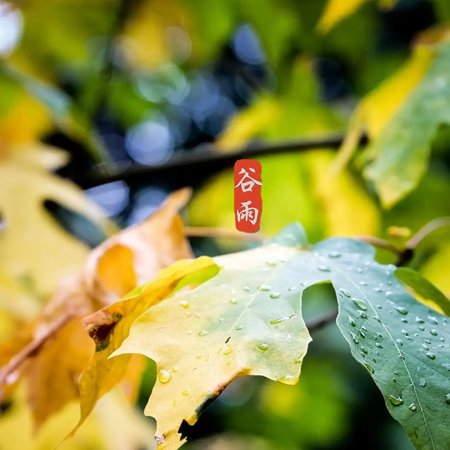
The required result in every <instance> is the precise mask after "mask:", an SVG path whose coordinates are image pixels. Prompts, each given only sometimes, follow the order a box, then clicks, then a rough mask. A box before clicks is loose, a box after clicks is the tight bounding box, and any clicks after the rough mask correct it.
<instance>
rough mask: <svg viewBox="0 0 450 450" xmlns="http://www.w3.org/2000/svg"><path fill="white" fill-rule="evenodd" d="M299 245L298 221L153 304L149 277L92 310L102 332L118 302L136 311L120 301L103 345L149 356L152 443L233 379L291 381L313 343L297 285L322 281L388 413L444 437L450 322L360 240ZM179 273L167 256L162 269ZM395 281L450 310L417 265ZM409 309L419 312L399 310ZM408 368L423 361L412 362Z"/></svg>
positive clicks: (432, 443)
mask: <svg viewBox="0 0 450 450" xmlns="http://www.w3.org/2000/svg"><path fill="white" fill-rule="evenodd" d="M306 246H307V241H306V238H305V234H304V232H303V230H302V229H301V228H299V227H296V226H291V227H289V228H288V229H287V230H285V231H284V232H283V233H281V234H280V235H279V236H278V237H277V238H276V239H275V240H274V241H273V242H272V243H269V244H266V245H265V246H263V247H261V248H259V249H255V250H250V251H247V252H241V253H236V254H231V255H227V256H224V257H219V258H216V259H215V262H216V263H217V264H218V265H219V266H220V267H221V269H220V272H219V273H218V274H217V275H216V276H215V277H213V278H211V279H209V280H207V281H205V282H204V283H203V284H201V285H200V286H199V287H197V288H196V289H194V290H192V291H189V292H184V291H181V292H180V293H178V294H176V295H171V296H170V297H168V298H167V299H166V300H164V301H161V302H159V303H156V304H155V303H152V302H153V300H152V299H153V298H154V296H155V295H157V293H158V286H159V285H158V283H157V281H158V280H157V281H155V282H154V283H153V284H152V283H150V284H148V285H146V286H145V287H144V288H143V291H139V290H137V291H136V293H135V295H134V296H132V297H130V298H129V300H124V301H123V302H119V303H118V304H115V305H111V306H110V307H109V308H108V313H109V314H107V315H102V314H100V313H97V314H96V317H95V321H94V323H95V324H100V330H101V326H102V325H101V324H102V319H104V318H105V317H106V318H107V321H106V325H107V326H108V324H111V322H112V320H111V319H114V317H112V316H111V315H112V314H114V313H116V314H117V312H118V311H120V308H121V307H123V305H124V304H125V303H126V302H127V301H128V302H129V303H128V306H129V308H130V309H131V311H133V312H131V311H130V309H129V310H127V313H128V314H127V316H126V317H129V318H130V321H131V320H134V319H135V318H136V317H137V316H139V317H138V318H136V319H135V320H134V323H133V324H132V326H131V328H130V329H129V335H128V327H129V325H130V324H127V330H126V331H127V332H126V333H114V336H113V337H112V336H111V339H112V340H113V341H114V343H113V344H112V345H111V344H110V342H111V341H108V340H107V341H106V346H107V348H108V347H109V348H110V349H111V350H112V349H113V348H117V347H118V348H117V350H115V351H114V352H113V353H110V352H109V351H108V354H109V357H110V358H111V359H112V360H114V359H115V358H119V359H120V360H121V363H125V362H126V361H125V359H123V358H124V357H129V355H132V354H143V355H145V356H147V357H149V358H151V359H153V360H154V361H155V362H156V365H157V381H156V384H155V386H154V388H153V391H152V394H151V397H150V399H149V402H148V404H147V406H146V408H145V414H146V415H151V416H153V417H155V418H156V421H157V433H156V439H157V442H158V448H159V449H166V450H176V449H178V448H179V447H180V446H181V445H182V444H183V443H184V441H185V440H184V439H182V438H181V435H180V434H179V428H180V426H181V424H182V422H183V421H186V422H187V423H188V424H190V425H193V424H194V423H195V422H196V421H197V419H198V416H199V414H200V413H201V412H202V410H203V409H204V408H205V407H206V406H208V405H209V403H210V402H211V401H212V400H214V399H215V398H216V397H217V396H218V395H220V393H221V392H222V391H223V390H224V389H225V388H226V387H227V386H228V385H229V384H230V383H231V382H232V381H233V380H234V379H235V378H236V377H238V376H244V375H263V376H265V377H267V378H270V379H272V380H278V381H280V382H282V383H285V384H294V383H296V382H297V380H298V377H299V375H300V369H301V363H302V361H303V358H304V356H305V354H306V351H307V348H308V343H309V341H310V336H309V333H308V330H307V329H306V326H305V323H304V322H303V319H302V311H301V308H302V295H303V291H304V290H305V289H306V288H307V287H308V286H311V285H314V284H317V283H324V282H331V283H332V285H333V287H334V289H335V291H336V294H337V300H338V304H339V314H338V317H337V324H338V327H339V329H340V331H341V332H342V334H343V336H344V337H345V339H346V340H347V341H348V343H349V345H350V348H351V351H352V355H353V356H354V358H355V359H356V360H357V361H358V362H359V363H361V364H362V365H363V366H364V367H365V368H366V369H367V371H368V373H369V374H370V376H372V378H373V379H374V381H375V383H376V384H377V386H378V387H379V388H380V390H381V392H382V393H383V396H384V398H385V400H386V404H387V406H388V409H389V411H390V413H391V414H392V415H393V417H394V418H396V419H397V420H398V421H399V422H400V423H401V424H402V425H403V426H404V427H405V430H406V431H407V433H408V435H409V437H410V438H411V440H412V442H413V443H414V444H415V445H416V446H419V447H420V448H430V449H436V450H437V449H441V448H442V449H443V448H444V447H443V446H442V445H441V444H439V442H447V441H448V438H449V431H448V427H447V428H446V427H445V426H442V421H441V420H439V417H442V415H444V414H448V410H447V408H448V405H447V400H446V395H447V393H448V392H449V389H450V378H449V376H448V367H447V366H448V364H445V363H444V364H442V361H444V362H445V360H446V358H447V357H448V351H447V350H446V348H447V349H448V347H446V346H445V345H444V344H442V342H447V340H448V336H449V331H448V330H449V322H448V319H447V318H446V317H445V316H442V315H441V314H439V313H438V312H435V311H432V310H430V309H429V308H428V306H426V305H424V304H422V303H420V302H418V301H416V299H415V298H414V297H412V296H411V295H410V294H408V292H407V291H406V290H405V289H404V288H403V287H402V286H401V285H400V284H399V282H398V280H397V279H396V277H395V276H394V273H395V270H396V267H395V266H392V265H382V264H379V263H377V262H376V261H375V260H374V259H373V256H374V249H373V248H372V247H370V246H369V245H367V244H365V243H363V242H360V241H357V240H352V239H348V238H330V239H327V240H325V241H322V242H319V243H318V244H315V245H314V246H313V247H312V248H311V249H309V248H306ZM192 264H194V263H192ZM176 270H177V267H176V265H175V267H174V268H172V269H170V271H169V272H168V273H172V274H173V273H174V272H175V271H176ZM163 277H164V275H163ZM299 277H300V279H299ZM399 278H400V279H401V280H402V281H404V282H405V283H407V284H409V285H411V287H413V288H414V289H415V290H416V291H417V292H418V293H419V294H420V295H423V296H425V297H427V298H428V299H431V300H434V302H435V303H436V304H439V305H441V306H442V307H443V309H446V310H449V304H450V303H449V301H448V299H446V298H445V297H444V296H443V295H442V294H441V293H440V292H439V291H438V290H437V289H436V288H434V287H432V286H431V285H430V283H428V282H425V281H424V280H423V279H422V278H421V277H420V276H419V275H418V274H415V273H414V272H412V271H410V270H406V271H405V270H403V271H400V273H399ZM374 285H375V288H374V287H373V286H374ZM378 286H382V287H378ZM385 286H386V287H385ZM149 297H150V300H149ZM141 302H142V304H140V303H141ZM133 308H134V310H133ZM143 310H145V312H144V313H143V314H141V312H142V311H143ZM408 314H411V315H412V316H413V317H416V319H415V320H412V321H411V320H408V319H406V318H405V316H407V315H408ZM132 316H133V317H132ZM408 317H409V316H408ZM88 322H89V323H92V318H90V319H88ZM118 323H120V321H119V322H118ZM94 330H95V328H94ZM106 331H108V328H107V329H106ZM114 331H116V329H114ZM103 335H104V334H103ZM126 335H128V337H126ZM412 335H414V336H416V339H414V338H412V337H411V336H412ZM123 338H125V340H124V341H123V343H122V344H120V341H121V339H123ZM422 342H424V344H423V345H422ZM118 345H120V346H118ZM108 361H109V360H108ZM417 365H418V367H419V369H420V370H415V371H413V368H415V367H417ZM102 382H103V380H97V383H102ZM424 387H427V389H424ZM402 405H403V407H402Z"/></svg>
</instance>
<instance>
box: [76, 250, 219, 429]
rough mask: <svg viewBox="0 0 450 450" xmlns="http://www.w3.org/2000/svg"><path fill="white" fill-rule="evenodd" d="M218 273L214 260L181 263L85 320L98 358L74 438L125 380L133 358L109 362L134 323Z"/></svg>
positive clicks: (88, 376)
mask: <svg viewBox="0 0 450 450" xmlns="http://www.w3.org/2000/svg"><path fill="white" fill-rule="evenodd" d="M215 273H217V269H216V266H215V264H214V263H213V261H212V260H211V259H209V258H207V257H201V258H199V259H197V260H195V261H194V262H191V263H190V262H188V261H187V260H185V261H180V262H179V263H177V264H175V265H174V266H173V267H172V268H170V270H168V271H165V272H162V273H161V274H160V276H159V277H158V278H157V279H156V280H155V281H152V282H149V283H148V284H146V285H144V286H143V287H140V288H137V289H136V290H135V291H133V292H131V293H130V294H129V295H128V296H127V297H125V299H124V300H122V301H119V302H116V303H113V304H112V305H110V306H107V307H105V308H103V309H102V310H100V311H98V312H96V313H94V314H93V315H91V316H89V317H86V318H85V319H83V325H84V326H85V328H86V330H87V331H88V332H89V335H90V336H91V337H92V338H93V339H94V341H95V343H96V351H95V354H94V356H93V357H92V358H91V360H90V361H89V363H88V364H87V366H86V368H85V370H84V372H83V375H82V377H81V381H80V397H81V399H80V401H81V418H80V421H79V422H78V424H77V426H76V427H75V429H74V430H73V431H72V433H71V435H73V434H74V433H75V431H76V430H77V429H78V428H79V427H80V426H81V424H82V423H83V422H84V421H85V419H86V417H88V416H89V414H90V413H91V411H92V409H93V408H94V406H95V404H96V402H97V399H98V398H99V397H101V396H102V395H104V394H105V393H107V392H108V391H110V390H111V389H112V388H113V387H114V386H115V385H116V384H117V383H118V382H119V381H120V380H121V379H122V377H123V374H124V373H125V370H126V368H127V364H128V361H129V359H130V355H122V356H120V357H118V358H113V359H109V357H110V355H111V354H112V353H113V352H114V351H115V350H117V349H118V348H119V346H120V345H121V344H122V342H123V341H124V339H126V338H127V336H128V333H129V330H130V327H131V325H132V324H133V322H134V321H135V320H136V318H137V317H139V316H140V315H141V314H142V313H143V312H144V311H145V310H147V309H148V308H149V307H150V306H152V305H155V304H156V303H158V302H160V301H161V300H163V299H165V298H166V297H167V296H169V295H170V294H171V293H172V292H173V291H174V290H175V289H176V288H177V287H179V285H180V283H183V285H185V284H186V283H191V282H197V281H198V279H199V277H204V276H207V277H210V276H213V275H214V274H215Z"/></svg>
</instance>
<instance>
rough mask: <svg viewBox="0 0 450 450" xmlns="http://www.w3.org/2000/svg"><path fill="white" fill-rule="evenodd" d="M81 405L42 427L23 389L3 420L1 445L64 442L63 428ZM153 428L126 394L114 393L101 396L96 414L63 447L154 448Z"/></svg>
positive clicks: (23, 447)
mask: <svg viewBox="0 0 450 450" xmlns="http://www.w3.org/2000/svg"><path fill="white" fill-rule="evenodd" d="M77 414H78V405H77V404H75V403H71V404H70V405H67V406H66V407H65V408H64V409H63V410H62V411H61V412H60V413H58V414H56V415H54V416H52V417H51V418H50V419H49V420H48V422H46V423H45V424H44V426H43V427H42V428H41V429H40V430H39V431H37V432H36V431H35V430H34V429H33V420H32V417H31V414H30V411H29V409H28V408H27V403H26V398H25V394H24V392H23V389H21V390H20V392H19V394H18V395H17V396H16V397H15V398H14V401H13V403H12V406H11V407H10V408H9V409H8V411H6V412H5V413H3V414H2V420H0V448H1V449H2V450H17V449H19V448H20V450H49V449H53V448H55V447H56V446H58V444H59V443H60V441H61V430H64V429H67V428H69V427H70V426H71V425H72V424H73V423H74V421H75V420H76V417H77ZM152 434H153V430H152V427H151V426H149V425H148V423H146V422H145V421H144V420H143V419H142V416H140V415H139V413H138V412H137V411H135V410H134V407H133V406H130V405H129V404H128V403H127V401H126V400H125V399H124V397H123V396H121V395H118V393H117V392H116V393H114V395H111V396H109V397H108V398H105V399H102V401H101V402H100V403H99V405H98V407H97V409H96V411H95V412H94V414H93V415H92V416H91V417H90V418H89V419H88V421H87V422H86V424H85V427H83V430H80V433H79V434H78V435H77V436H76V437H74V439H71V440H70V441H67V442H63V443H62V444H61V445H60V446H58V448H61V450H92V449H93V448H95V449H96V450H135V449H136V448H139V449H142V450H153V449H154V448H155V445H154V444H153V443H152V439H151V436H152Z"/></svg>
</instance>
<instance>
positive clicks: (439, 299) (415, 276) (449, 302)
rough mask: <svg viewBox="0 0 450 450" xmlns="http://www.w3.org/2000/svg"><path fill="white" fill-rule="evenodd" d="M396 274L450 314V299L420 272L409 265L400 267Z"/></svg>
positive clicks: (440, 310)
mask: <svg viewBox="0 0 450 450" xmlns="http://www.w3.org/2000/svg"><path fill="white" fill-rule="evenodd" d="M395 276H396V277H397V278H398V279H399V280H400V281H403V282H404V283H406V284H407V285H408V286H410V287H411V288H413V289H414V291H415V292H416V293H417V294H419V295H420V296H421V297H422V298H423V299H424V300H429V301H432V302H433V303H434V305H435V309H436V306H437V307H438V310H439V312H442V313H443V314H446V315H447V316H450V299H449V298H448V297H446V296H445V295H444V294H443V293H442V292H441V291H440V290H439V289H438V288H437V287H436V286H434V285H433V284H432V283H430V282H429V281H428V280H427V279H426V278H424V277H423V276H422V275H420V273H418V272H416V271H415V270H412V269H410V268H408V267H399V268H398V269H397V270H396V271H395Z"/></svg>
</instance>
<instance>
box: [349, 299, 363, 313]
mask: <svg viewBox="0 0 450 450" xmlns="http://www.w3.org/2000/svg"><path fill="white" fill-rule="evenodd" d="M352 300H353V303H354V304H355V305H356V306H357V307H358V308H360V309H363V310H364V311H367V303H366V302H365V301H364V300H360V299H358V298H352Z"/></svg>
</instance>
